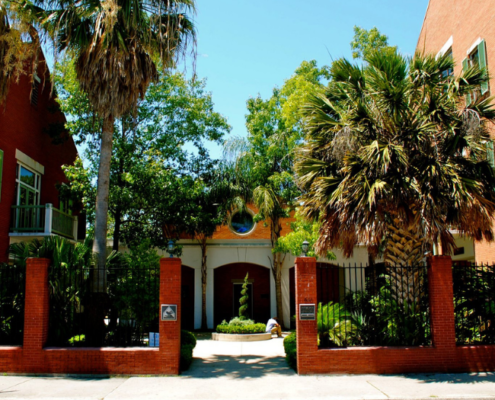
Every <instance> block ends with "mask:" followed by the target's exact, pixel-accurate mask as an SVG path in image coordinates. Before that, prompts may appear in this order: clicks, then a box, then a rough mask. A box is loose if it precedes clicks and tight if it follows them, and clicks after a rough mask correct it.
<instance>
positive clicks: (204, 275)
mask: <svg viewBox="0 0 495 400" xmlns="http://www.w3.org/2000/svg"><path fill="white" fill-rule="evenodd" d="M200 244H201V329H203V330H205V329H208V321H207V318H206V283H207V272H208V270H207V268H206V250H207V248H206V238H204V239H202V240H201V241H200Z"/></svg>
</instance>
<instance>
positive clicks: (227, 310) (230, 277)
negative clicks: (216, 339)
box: [213, 263, 270, 326]
mask: <svg viewBox="0 0 495 400" xmlns="http://www.w3.org/2000/svg"><path fill="white" fill-rule="evenodd" d="M214 271H215V272H214V282H215V283H214V298H213V301H214V310H213V313H214V322H215V326H216V325H218V324H219V323H221V322H222V321H223V320H227V321H229V320H230V319H231V318H233V317H235V316H238V313H239V292H240V289H241V286H242V283H243V281H244V278H245V276H246V274H247V273H249V284H250V285H249V286H250V287H249V293H250V301H249V305H250V310H249V311H250V316H251V318H252V319H254V320H255V321H256V322H263V323H266V321H268V319H269V318H270V270H269V269H268V268H265V267H262V266H260V265H256V264H250V263H233V264H227V265H224V266H222V267H218V268H215V270H214Z"/></svg>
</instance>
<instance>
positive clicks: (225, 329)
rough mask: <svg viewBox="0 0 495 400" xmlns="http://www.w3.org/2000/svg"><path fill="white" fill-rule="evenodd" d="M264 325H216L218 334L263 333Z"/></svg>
mask: <svg viewBox="0 0 495 400" xmlns="http://www.w3.org/2000/svg"><path fill="white" fill-rule="evenodd" d="M265 330H266V325H265V324H252V325H235V326H232V325H218V326H217V332H218V333H245V334H248V333H265Z"/></svg>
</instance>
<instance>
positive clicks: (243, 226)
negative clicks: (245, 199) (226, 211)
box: [230, 211, 254, 235]
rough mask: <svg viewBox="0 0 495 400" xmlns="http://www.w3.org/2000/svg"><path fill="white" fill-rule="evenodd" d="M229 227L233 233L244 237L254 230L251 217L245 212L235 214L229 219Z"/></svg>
mask: <svg viewBox="0 0 495 400" xmlns="http://www.w3.org/2000/svg"><path fill="white" fill-rule="evenodd" d="M230 226H231V228H232V230H233V231H234V232H235V233H237V234H239V235H245V234H247V233H249V232H251V231H252V230H253V228H254V221H253V216H252V215H251V214H250V213H248V212H246V211H239V212H236V213H235V214H234V215H232V218H231V219H230Z"/></svg>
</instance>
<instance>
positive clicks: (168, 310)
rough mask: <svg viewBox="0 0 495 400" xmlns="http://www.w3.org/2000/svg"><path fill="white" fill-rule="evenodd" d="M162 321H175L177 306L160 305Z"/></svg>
mask: <svg viewBox="0 0 495 400" xmlns="http://www.w3.org/2000/svg"><path fill="white" fill-rule="evenodd" d="M161 314H162V321H177V304H162V308H161Z"/></svg>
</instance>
